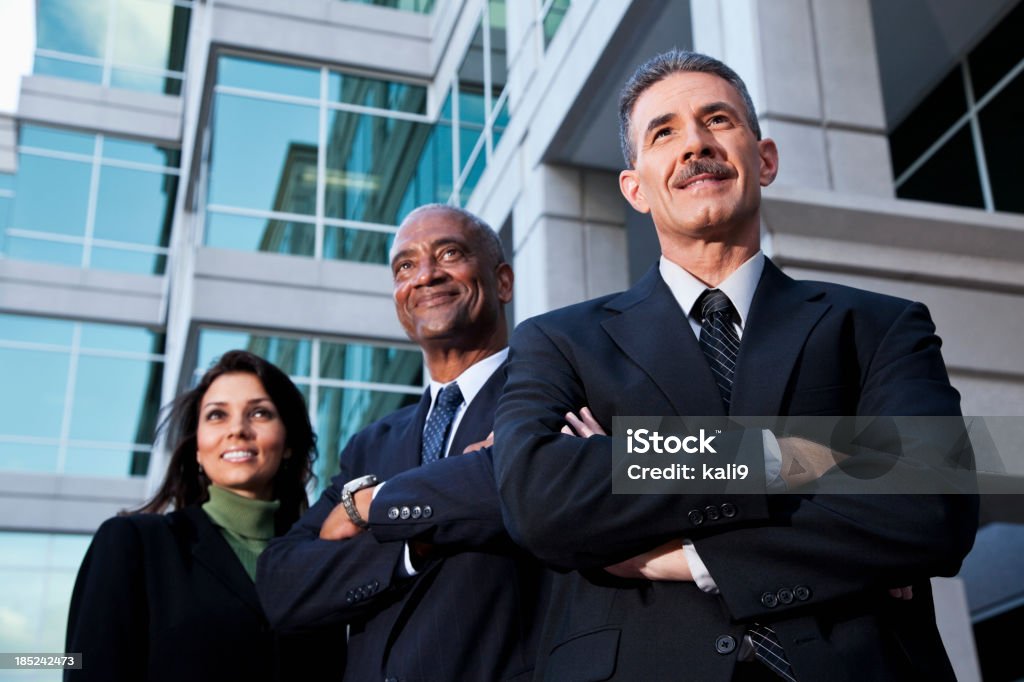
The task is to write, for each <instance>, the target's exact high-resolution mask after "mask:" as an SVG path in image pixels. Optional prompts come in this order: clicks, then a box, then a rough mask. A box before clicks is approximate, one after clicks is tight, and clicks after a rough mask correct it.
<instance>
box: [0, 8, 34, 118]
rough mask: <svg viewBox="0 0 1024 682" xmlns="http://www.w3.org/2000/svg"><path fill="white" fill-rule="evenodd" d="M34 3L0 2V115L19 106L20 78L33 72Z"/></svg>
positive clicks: (10, 111)
mask: <svg viewBox="0 0 1024 682" xmlns="http://www.w3.org/2000/svg"><path fill="white" fill-rule="evenodd" d="M35 4H36V3H35V0H0V114H3V113H14V111H15V109H16V108H17V106H18V89H19V88H20V83H21V77H22V76H23V75H25V74H28V73H30V72H31V71H32V52H33V50H35V39H36V27H35Z"/></svg>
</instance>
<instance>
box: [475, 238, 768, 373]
mask: <svg viewBox="0 0 1024 682" xmlns="http://www.w3.org/2000/svg"><path fill="white" fill-rule="evenodd" d="M658 269H659V271H660V272H661V277H662V279H664V280H665V284H667V285H668V288H669V289H670V290H671V291H672V296H674V297H675V299H676V302H677V303H678V304H679V307H680V308H681V309H682V311H683V314H684V315H686V316H687V317H689V316H690V311H691V310H693V305H694V304H695V303H696V302H697V299H698V298H699V297H700V295H701V294H702V293H704V290H705V289H707V288H708V287H707V285H706V284H704V283H703V282H701V281H700V280H699V279H697V278H696V277H694V276H693V275H691V274H690V273H689V272H687V271H686V270H685V269H683V268H682V267H680V266H679V265H677V264H675V263H673V262H672V261H670V260H669V259H668V258H665V256H662V257H661V261H660V262H659V263H658ZM762 272H764V252H763V251H758V252H757V253H755V254H754V255H753V256H751V257H750V258H748V259H747V260H746V262H744V263H743V265H741V266H739V267H738V268H736V270H735V271H733V272H732V274H730V275H729V276H728V277H726V278H725V280H723V281H722V283H721V284H719V285H718V287H717V288H718V290H719V291H722V292H724V293H725V295H726V296H728V297H729V300H730V301H732V305H733V307H735V308H736V312H737V313H738V314H739V317H740V327H741V328H742V327H743V325H744V324H746V322H747V315H748V314H749V313H750V304H751V303H752V302H753V300H754V292H755V291H756V290H757V283H758V282H759V281H760V279H761V273H762ZM460 386H461V384H460Z"/></svg>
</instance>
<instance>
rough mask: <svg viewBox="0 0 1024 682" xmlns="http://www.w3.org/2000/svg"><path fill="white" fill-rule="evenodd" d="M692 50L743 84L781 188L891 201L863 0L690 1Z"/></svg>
mask: <svg viewBox="0 0 1024 682" xmlns="http://www.w3.org/2000/svg"><path fill="white" fill-rule="evenodd" d="M691 12H692V16H693V37H694V48H695V49H696V50H697V51H698V52H703V53H705V54H709V55H711V56H714V57H717V58H719V59H721V60H722V61H724V62H725V63H726V64H728V65H729V66H731V67H733V68H734V69H735V70H736V71H737V72H738V73H739V75H740V77H741V78H743V80H744V81H745V82H746V84H747V87H748V89H749V90H750V95H751V97H752V98H753V100H754V106H755V108H756V109H757V112H758V117H759V119H760V122H761V129H762V132H763V134H764V135H765V136H766V137H771V138H773V139H774V140H776V142H778V144H779V149H780V171H779V177H778V180H777V181H776V183H777V184H779V185H784V186H786V185H788V186H796V187H803V188H810V189H823V190H835V191H840V192H846V193H852V194H867V195H873V196H884V197H892V196H893V178H892V168H891V166H890V163H889V147H888V139H887V137H886V129H885V128H886V124H885V110H884V107H883V103H882V86H881V80H880V77H879V70H878V58H877V53H876V50H875V36H874V28H873V25H872V20H871V3H870V0H843V2H835V1H834V0H772V2H757V0H691Z"/></svg>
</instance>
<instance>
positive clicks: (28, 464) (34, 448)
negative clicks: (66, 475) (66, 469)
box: [0, 441, 57, 473]
mask: <svg viewBox="0 0 1024 682" xmlns="http://www.w3.org/2000/svg"><path fill="white" fill-rule="evenodd" d="M0 470H9V471H34V472H37V473H56V472H57V446H56V445H37V444H35V443H10V442H5V441H0Z"/></svg>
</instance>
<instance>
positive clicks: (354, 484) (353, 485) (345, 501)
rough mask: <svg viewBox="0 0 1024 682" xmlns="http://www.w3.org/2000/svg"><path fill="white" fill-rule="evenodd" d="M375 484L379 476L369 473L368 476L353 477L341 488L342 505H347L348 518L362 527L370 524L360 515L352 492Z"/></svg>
mask: <svg viewBox="0 0 1024 682" xmlns="http://www.w3.org/2000/svg"><path fill="white" fill-rule="evenodd" d="M375 485H377V477H376V476H374V475H373V474H367V475H366V476H360V477H359V478H355V479H352V480H351V481H349V482H348V483H346V484H345V485H343V486H342V488H341V505H342V506H343V507H345V513H346V514H348V518H349V519H350V520H351V521H352V523H354V524H356V525H357V526H359V527H360V528H368V527H369V525H370V524H369V523H367V522H366V519H364V518H363V517H362V516H360V515H359V510H358V509H356V503H355V500H353V499H352V494H353V493H356V492H358V491H360V490H363V489H364V488H369V487H372V486H375Z"/></svg>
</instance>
